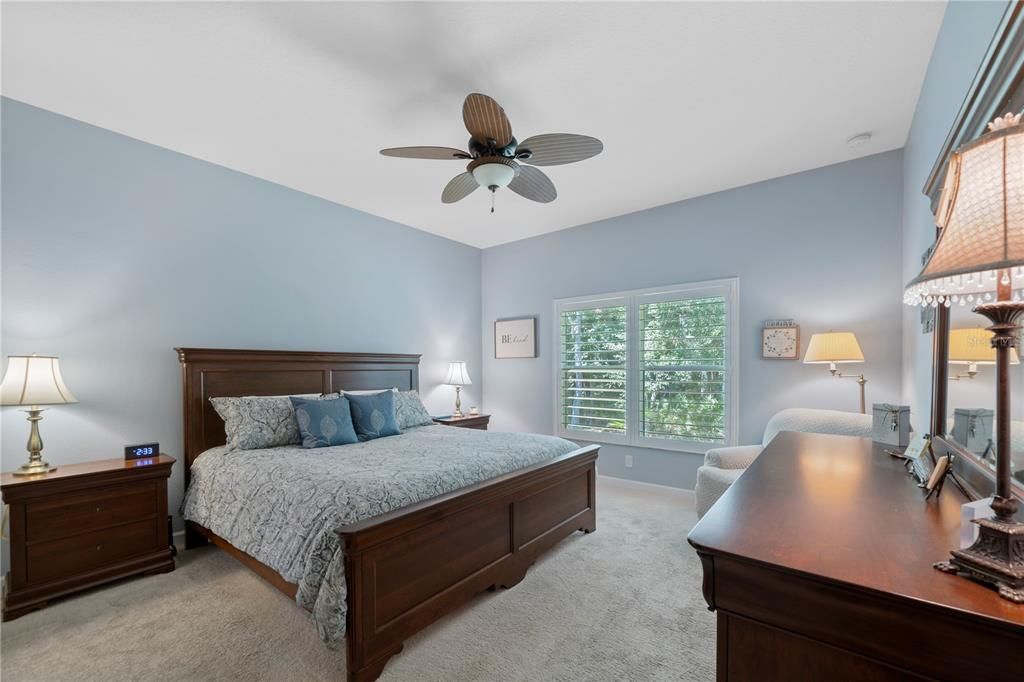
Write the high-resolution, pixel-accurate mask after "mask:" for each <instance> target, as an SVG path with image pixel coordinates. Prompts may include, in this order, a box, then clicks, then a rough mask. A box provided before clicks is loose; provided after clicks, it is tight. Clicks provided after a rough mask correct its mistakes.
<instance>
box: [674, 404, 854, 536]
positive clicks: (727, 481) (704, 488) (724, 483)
mask: <svg viewBox="0 0 1024 682" xmlns="http://www.w3.org/2000/svg"><path fill="white" fill-rule="evenodd" d="M780 431H802V432H804V433H829V434H834V435H838V436H867V437H869V436H871V415H866V414H857V413H854V412H839V411H838V410H812V409H808V408H800V407H796V408H790V409H788V410H782V411H781V412H779V413H778V414H776V415H775V416H774V417H772V418H771V419H769V420H768V425H767V426H765V428H764V438H763V439H762V440H761V445H737V446H735V447H730V448H716V449H714V450H708V451H707V454H706V455H704V466H702V467H701V468H699V469H697V485H696V487H695V488H694V492H695V493H696V497H697V517H698V518H700V517H702V516H704V514H706V513H707V511H708V509H711V505H713V504H714V503H715V502H716V501H717V500H718V498H719V497H721V496H722V494H723V493H725V491H726V490H728V489H729V486H730V485H732V484H733V482H734V481H735V480H736V479H737V478H739V477H740V474H742V473H743V472H744V470H746V468H747V467H748V466H750V464H751V463H752V462H753V461H754V459H756V458H757V456H758V455H760V454H761V451H762V450H764V447H765V446H766V445H768V443H770V442H771V441H772V439H773V438H775V436H776V434H778V433H779V432H780Z"/></svg>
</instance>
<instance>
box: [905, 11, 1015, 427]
mask: <svg viewBox="0 0 1024 682" xmlns="http://www.w3.org/2000/svg"><path fill="white" fill-rule="evenodd" d="M1005 10H1006V2H1003V1H1002V0H1000V1H999V2H950V3H949V5H948V6H947V7H946V14H945V17H944V18H943V20H942V28H941V29H940V30H939V35H938V38H937V39H936V41H935V48H934V51H933V52H932V58H931V61H930V62H929V64H928V71H927V74H926V76H925V80H924V84H923V85H922V87H921V95H920V96H919V97H918V100H917V109H916V110H915V112H914V119H913V123H912V124H911V127H910V134H909V135H908V136H907V144H906V147H905V148H904V150H903V192H904V197H903V282H904V283H906V282H909V281H910V280H912V279H913V278H914V277H915V276H916V275H917V274H918V273H919V272H920V271H921V254H923V253H924V251H925V249H927V248H928V246H929V245H930V244H931V243H932V242H933V241H935V220H934V218H933V216H932V214H931V206H930V203H929V200H928V198H927V197H925V196H924V194H922V193H921V188H922V187H924V183H925V181H926V180H927V179H928V173H929V172H931V169H932V164H934V163H935V159H936V158H937V157H938V155H939V152H940V150H941V148H942V144H943V143H944V142H945V141H946V135H947V134H949V129H950V127H951V126H952V125H953V120H954V119H955V118H956V115H957V112H958V111H959V110H960V105H961V104H962V103H963V101H964V97H965V96H966V95H967V90H968V88H970V86H971V81H973V80H974V75H975V73H976V72H977V71H978V66H979V65H980V63H981V60H982V58H983V57H984V56H985V51H986V50H987V49H988V45H989V43H990V42H991V41H992V36H993V35H994V33H995V30H996V28H997V26H998V25H999V20H1000V19H1001V18H1002V16H1003V12H1004V11H1005ZM920 320H921V318H920V311H918V310H916V309H913V308H910V307H907V308H906V310H905V311H904V325H903V366H904V372H903V398H904V401H906V403H907V404H910V405H911V406H913V408H914V409H915V410H916V411H917V412H918V413H920V414H923V415H927V414H929V413H930V411H931V366H932V364H931V353H932V336H931V334H928V335H924V334H922V333H921V322H920ZM977 321H978V323H979V325H981V324H983V323H984V318H981V317H978V318H977Z"/></svg>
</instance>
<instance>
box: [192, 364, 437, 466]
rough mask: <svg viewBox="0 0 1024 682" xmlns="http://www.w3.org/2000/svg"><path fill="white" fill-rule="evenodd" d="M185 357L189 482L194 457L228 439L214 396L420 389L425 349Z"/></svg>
mask: <svg viewBox="0 0 1024 682" xmlns="http://www.w3.org/2000/svg"><path fill="white" fill-rule="evenodd" d="M175 350H176V351H177V352H178V361H179V362H180V363H181V381H182V398H183V403H182V406H183V410H184V417H185V419H184V422H185V441H184V446H185V485H186V486H187V485H188V482H189V479H190V469H191V467H192V462H193V461H194V460H195V458H196V457H198V456H199V455H200V454H202V453H203V452H204V451H206V450H208V449H210V448H212V447H215V446H217V445H223V444H224V442H225V436H224V421H223V420H222V419H221V418H220V416H219V415H218V414H217V412H216V411H215V410H214V409H213V405H211V404H210V398H220V397H234V396H244V395H295V394H300V393H330V392H332V391H338V390H349V391H361V390H372V389H377V388H380V389H384V388H392V387H394V388H397V389H398V390H400V391H408V390H418V389H419V383H420V378H419V365H420V356H419V355H401V354H396V353H317V352H304V351H287V350H284V351H281V350H228V349H224V348H175Z"/></svg>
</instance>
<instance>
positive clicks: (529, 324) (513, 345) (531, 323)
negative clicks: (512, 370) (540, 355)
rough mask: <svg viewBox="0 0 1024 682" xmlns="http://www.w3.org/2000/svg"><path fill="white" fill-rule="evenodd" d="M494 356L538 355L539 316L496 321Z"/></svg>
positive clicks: (531, 356) (500, 357)
mask: <svg viewBox="0 0 1024 682" xmlns="http://www.w3.org/2000/svg"><path fill="white" fill-rule="evenodd" d="M494 357H495V358H497V359H498V360H503V359H506V358H535V357H537V318H536V317H520V318H516V319H512V320H497V321H495V323H494Z"/></svg>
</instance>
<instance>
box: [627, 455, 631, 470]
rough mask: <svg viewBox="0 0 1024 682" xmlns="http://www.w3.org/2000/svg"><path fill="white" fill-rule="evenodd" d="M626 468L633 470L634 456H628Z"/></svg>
mask: <svg viewBox="0 0 1024 682" xmlns="http://www.w3.org/2000/svg"><path fill="white" fill-rule="evenodd" d="M626 468H627V469H632V468H633V455H626Z"/></svg>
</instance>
